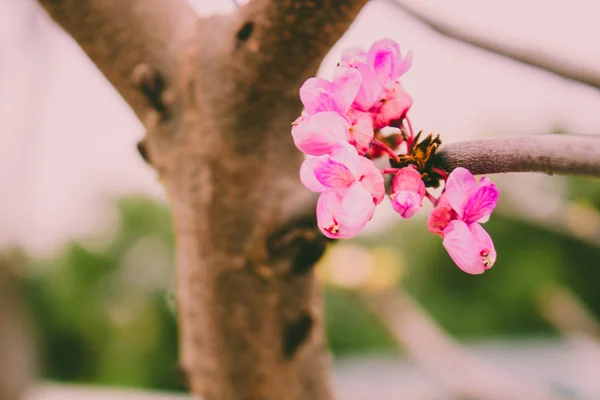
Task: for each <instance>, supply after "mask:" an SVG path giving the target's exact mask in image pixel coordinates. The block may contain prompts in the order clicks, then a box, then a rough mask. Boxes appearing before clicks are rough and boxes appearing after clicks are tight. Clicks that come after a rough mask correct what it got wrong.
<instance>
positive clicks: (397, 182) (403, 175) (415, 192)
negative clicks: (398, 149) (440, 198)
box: [390, 166, 425, 218]
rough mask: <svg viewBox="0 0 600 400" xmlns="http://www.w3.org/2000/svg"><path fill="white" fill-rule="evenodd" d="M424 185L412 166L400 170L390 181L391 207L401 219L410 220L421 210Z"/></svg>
mask: <svg viewBox="0 0 600 400" xmlns="http://www.w3.org/2000/svg"><path fill="white" fill-rule="evenodd" d="M424 197H425V184H424V183H423V180H422V179H421V174H420V173H419V171H417V169H416V168H414V167H413V166H409V167H405V168H402V169H400V171H398V173H396V175H395V176H394V179H393V181H392V193H391V194H390V198H391V199H392V207H394V210H395V211H396V212H397V213H398V214H400V216H401V217H402V218H411V217H412V216H414V215H415V214H416V213H417V211H419V208H421V205H422V202H423V198H424Z"/></svg>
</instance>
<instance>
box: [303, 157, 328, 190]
mask: <svg viewBox="0 0 600 400" xmlns="http://www.w3.org/2000/svg"><path fill="white" fill-rule="evenodd" d="M323 157H328V156H326V155H325V156H320V157H311V158H307V159H306V160H304V162H303V163H302V166H301V167H300V180H301V181H302V183H303V184H304V186H306V187H307V188H308V189H310V190H312V191H313V192H325V191H327V190H328V188H327V187H325V186H323V185H322V184H321V182H319V181H318V179H317V177H316V176H315V165H316V164H317V163H318V162H319V161H320V160H319V159H320V158H323Z"/></svg>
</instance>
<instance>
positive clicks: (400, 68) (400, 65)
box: [393, 50, 413, 79]
mask: <svg viewBox="0 0 600 400" xmlns="http://www.w3.org/2000/svg"><path fill="white" fill-rule="evenodd" d="M412 61H413V52H412V51H410V50H409V51H407V52H406V55H405V56H404V58H399V59H398V62H397V63H396V70H395V71H394V75H393V76H394V77H395V78H394V79H398V78H400V77H401V76H402V75H404V74H405V73H406V72H407V71H408V70H409V69H410V67H411V66H412Z"/></svg>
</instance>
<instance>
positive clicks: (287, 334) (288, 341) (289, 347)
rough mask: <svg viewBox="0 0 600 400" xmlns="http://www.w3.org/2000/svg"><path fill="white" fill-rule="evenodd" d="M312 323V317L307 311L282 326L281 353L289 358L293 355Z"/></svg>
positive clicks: (308, 332) (306, 336) (304, 338)
mask: <svg viewBox="0 0 600 400" xmlns="http://www.w3.org/2000/svg"><path fill="white" fill-rule="evenodd" d="M313 325H314V321H313V319H312V317H311V316H310V315H309V314H308V313H306V312H305V313H302V314H301V315H300V317H299V318H298V319H297V320H296V321H294V322H291V323H289V324H287V325H286V326H285V328H284V332H283V355H284V356H285V358H286V359H288V360H290V359H292V358H293V357H294V355H295V354H296V352H297V351H298V349H299V348H300V346H302V344H303V343H304V342H305V341H306V339H308V336H309V335H310V330H311V329H312V327H313Z"/></svg>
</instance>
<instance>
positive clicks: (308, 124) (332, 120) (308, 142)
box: [292, 112, 349, 156]
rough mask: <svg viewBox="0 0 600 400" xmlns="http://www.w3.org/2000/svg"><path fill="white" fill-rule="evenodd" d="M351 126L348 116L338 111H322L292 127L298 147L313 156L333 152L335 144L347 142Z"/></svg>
mask: <svg viewBox="0 0 600 400" xmlns="http://www.w3.org/2000/svg"><path fill="white" fill-rule="evenodd" d="M348 128H349V125H348V121H347V120H346V118H344V117H343V116H341V115H340V114H338V113H336V112H322V113H318V114H315V115H312V116H309V117H307V118H303V119H302V120H301V121H300V122H299V123H298V124H296V125H294V126H293V127H292V136H293V138H294V143H295V144H296V147H298V149H299V150H300V151H302V152H304V153H306V154H309V155H312V156H320V155H323V154H327V153H330V152H331V149H332V147H333V146H334V145H336V144H337V143H340V142H346V132H347V130H348Z"/></svg>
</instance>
